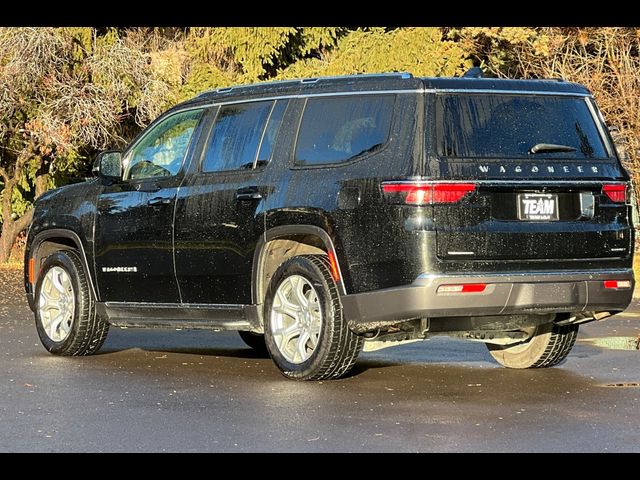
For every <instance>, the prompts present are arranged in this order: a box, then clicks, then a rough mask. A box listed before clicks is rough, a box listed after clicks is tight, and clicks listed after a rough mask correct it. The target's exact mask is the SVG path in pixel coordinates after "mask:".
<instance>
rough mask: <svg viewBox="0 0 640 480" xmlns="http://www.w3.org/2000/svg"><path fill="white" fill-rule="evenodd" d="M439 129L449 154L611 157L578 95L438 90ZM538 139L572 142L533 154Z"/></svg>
mask: <svg viewBox="0 0 640 480" xmlns="http://www.w3.org/2000/svg"><path fill="white" fill-rule="evenodd" d="M436 135H437V145H438V154H439V155H441V156H445V157H458V158H522V157H529V158H532V159H533V158H536V159H537V158H541V157H542V158H563V159H576V160H582V159H605V158H608V155H607V153H606V150H605V146H604V144H603V142H602V138H601V137H600V134H599V133H598V129H597V126H596V124H595V122H594V119H593V116H592V115H591V112H590V110H589V107H588V106H587V103H586V100H585V99H584V98H577V97H569V96H567V97H561V96H552V95H539V96H535V95H505V94H493V95H492V94H484V95H482V94H466V95H464V94H457V95H456V94H452V95H439V96H438V97H437V102H436ZM539 144H547V145H558V146H564V147H569V148H565V149H563V150H564V151H545V150H544V149H541V150H540V151H537V153H535V155H534V154H532V153H531V149H532V148H533V147H534V146H536V145H539ZM534 150H535V149H534ZM569 150H570V151H569Z"/></svg>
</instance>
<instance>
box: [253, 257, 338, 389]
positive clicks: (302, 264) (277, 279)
mask: <svg viewBox="0 0 640 480" xmlns="http://www.w3.org/2000/svg"><path fill="white" fill-rule="evenodd" d="M291 275H300V276H301V277H304V278H306V279H307V280H308V281H309V282H310V283H311V285H312V286H313V288H315V290H316V294H317V296H318V303H319V304H320V309H321V313H322V317H321V318H322V325H321V328H320V335H319V337H318V346H317V347H316V349H315V351H314V352H313V353H312V354H311V356H310V357H309V358H308V359H307V360H305V361H304V362H302V363H291V362H289V361H288V360H287V359H286V358H284V356H283V355H282V354H281V353H280V350H279V349H278V347H277V345H276V343H275V340H274V338H273V335H272V333H271V307H272V305H273V298H274V296H275V292H276V291H277V290H278V288H279V287H280V284H281V283H282V282H283V281H284V280H285V279H286V278H287V277H289V276H291ZM335 315H336V312H335V308H334V306H333V303H332V301H331V297H330V295H329V285H327V283H326V281H325V279H324V277H323V276H322V273H321V272H320V271H319V270H318V268H317V267H316V266H315V265H314V264H313V263H312V262H310V261H309V260H307V259H305V258H302V257H294V258H292V259H290V260H287V261H286V262H285V263H283V264H282V265H281V266H280V267H279V268H278V269H277V270H276V273H275V274H274V275H273V278H272V279H271V282H270V283H269V288H268V289H267V295H266V299H265V303H264V319H265V329H264V332H265V335H264V338H265V343H266V345H267V350H268V352H269V355H270V356H271V359H272V360H273V361H274V362H275V363H276V364H277V365H278V366H279V367H280V369H281V370H282V371H283V372H284V373H285V375H287V376H289V377H293V378H301V377H306V376H308V375H311V374H312V372H314V371H315V370H316V369H317V367H318V366H319V365H321V364H322V363H323V361H324V359H325V358H326V357H327V355H328V354H329V349H330V348H331V341H330V340H331V338H332V336H333V330H334V325H333V319H334V316H335Z"/></svg>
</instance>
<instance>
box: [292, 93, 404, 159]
mask: <svg viewBox="0 0 640 480" xmlns="http://www.w3.org/2000/svg"><path fill="white" fill-rule="evenodd" d="M394 101H395V96H394V95H359V96H343V97H329V98H327V97H320V98H318V97H316V98H309V99H308V100H307V104H306V106H305V109H304V113H303V114H302V122H301V124H300V133H299V134H298V141H297V143H296V154H295V161H296V164H298V165H320V164H327V163H340V162H346V161H348V160H351V159H353V158H356V157H357V156H359V155H362V154H364V153H367V152H371V151H374V150H376V149H378V148H380V147H382V146H383V145H384V144H385V143H386V142H387V139H388V138H389V130H390V127H391V119H392V117H393V104H394Z"/></svg>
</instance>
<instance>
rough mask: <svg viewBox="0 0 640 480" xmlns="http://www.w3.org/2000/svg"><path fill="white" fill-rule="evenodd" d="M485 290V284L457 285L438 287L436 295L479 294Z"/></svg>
mask: <svg viewBox="0 0 640 480" xmlns="http://www.w3.org/2000/svg"><path fill="white" fill-rule="evenodd" d="M486 288H487V284H486V283H462V284H459V285H440V286H439V287H438V289H437V290H436V292H437V293H480V292H484V290H485V289H486Z"/></svg>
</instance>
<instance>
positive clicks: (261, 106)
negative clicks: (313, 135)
mask: <svg viewBox="0 0 640 480" xmlns="http://www.w3.org/2000/svg"><path fill="white" fill-rule="evenodd" d="M272 107H273V102H272V101H269V102H252V103H238V104H233V105H225V106H223V107H221V108H220V112H219V113H218V117H217V118H216V123H215V125H214V126H213V130H212V131H211V136H210V138H209V145H208V148H207V152H206V156H205V158H204V163H203V165H202V171H203V172H222V171H226V170H237V169H242V168H247V169H251V168H253V165H254V162H255V160H256V155H257V153H258V147H259V146H260V141H261V139H262V136H263V135H262V133H263V131H264V127H265V124H266V122H267V118H268V117H269V113H270V112H271V108H272Z"/></svg>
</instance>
